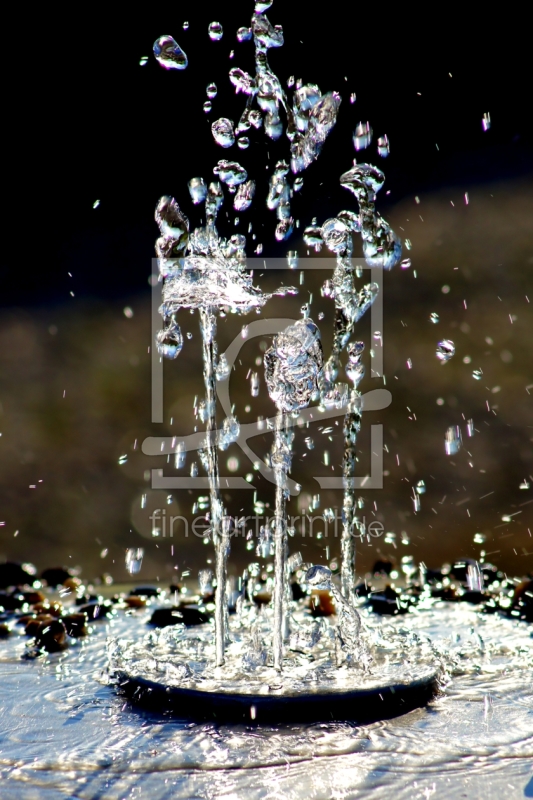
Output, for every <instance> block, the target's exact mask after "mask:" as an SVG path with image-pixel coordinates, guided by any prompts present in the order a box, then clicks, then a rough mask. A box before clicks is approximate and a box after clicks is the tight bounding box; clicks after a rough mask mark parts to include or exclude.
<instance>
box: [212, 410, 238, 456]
mask: <svg viewBox="0 0 533 800" xmlns="http://www.w3.org/2000/svg"><path fill="white" fill-rule="evenodd" d="M240 431H241V426H240V425H239V422H238V420H237V419H236V418H235V417H226V419H225V420H224V422H223V423H222V430H221V432H220V436H219V441H218V446H219V448H220V450H227V449H228V447H229V446H230V444H233V442H236V441H237V439H238V438H239V433H240Z"/></svg>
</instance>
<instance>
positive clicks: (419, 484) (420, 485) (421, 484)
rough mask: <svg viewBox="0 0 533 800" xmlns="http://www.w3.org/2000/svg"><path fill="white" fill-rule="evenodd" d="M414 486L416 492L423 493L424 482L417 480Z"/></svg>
mask: <svg viewBox="0 0 533 800" xmlns="http://www.w3.org/2000/svg"><path fill="white" fill-rule="evenodd" d="M415 488H416V491H417V492H418V494H424V492H425V491H426V484H425V483H424V481H418V483H417V484H416V487H415Z"/></svg>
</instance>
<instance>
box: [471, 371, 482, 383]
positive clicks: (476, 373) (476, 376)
mask: <svg viewBox="0 0 533 800" xmlns="http://www.w3.org/2000/svg"><path fill="white" fill-rule="evenodd" d="M472 377H473V379H474V380H475V381H480V380H481V378H482V377H483V370H482V369H475V370H474V371H473V372H472Z"/></svg>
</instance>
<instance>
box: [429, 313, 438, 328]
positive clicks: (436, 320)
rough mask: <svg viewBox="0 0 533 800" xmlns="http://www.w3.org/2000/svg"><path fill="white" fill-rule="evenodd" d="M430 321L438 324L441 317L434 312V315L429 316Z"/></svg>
mask: <svg viewBox="0 0 533 800" xmlns="http://www.w3.org/2000/svg"><path fill="white" fill-rule="evenodd" d="M429 321H430V322H432V323H433V324H434V325H437V324H438V322H439V315H438V314H437V312H436V311H432V313H431V314H430V315H429Z"/></svg>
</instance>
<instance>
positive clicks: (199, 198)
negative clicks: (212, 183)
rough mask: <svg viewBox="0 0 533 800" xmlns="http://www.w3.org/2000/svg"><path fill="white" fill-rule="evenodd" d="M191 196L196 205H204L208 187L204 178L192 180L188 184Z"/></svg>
mask: <svg viewBox="0 0 533 800" xmlns="http://www.w3.org/2000/svg"><path fill="white" fill-rule="evenodd" d="M188 187H189V194H190V195H191V199H192V201H193V203H194V204H195V205H198V203H203V202H204V200H205V198H206V197H207V186H206V185H205V181H204V179H203V178H191V180H190V181H189V183H188Z"/></svg>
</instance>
